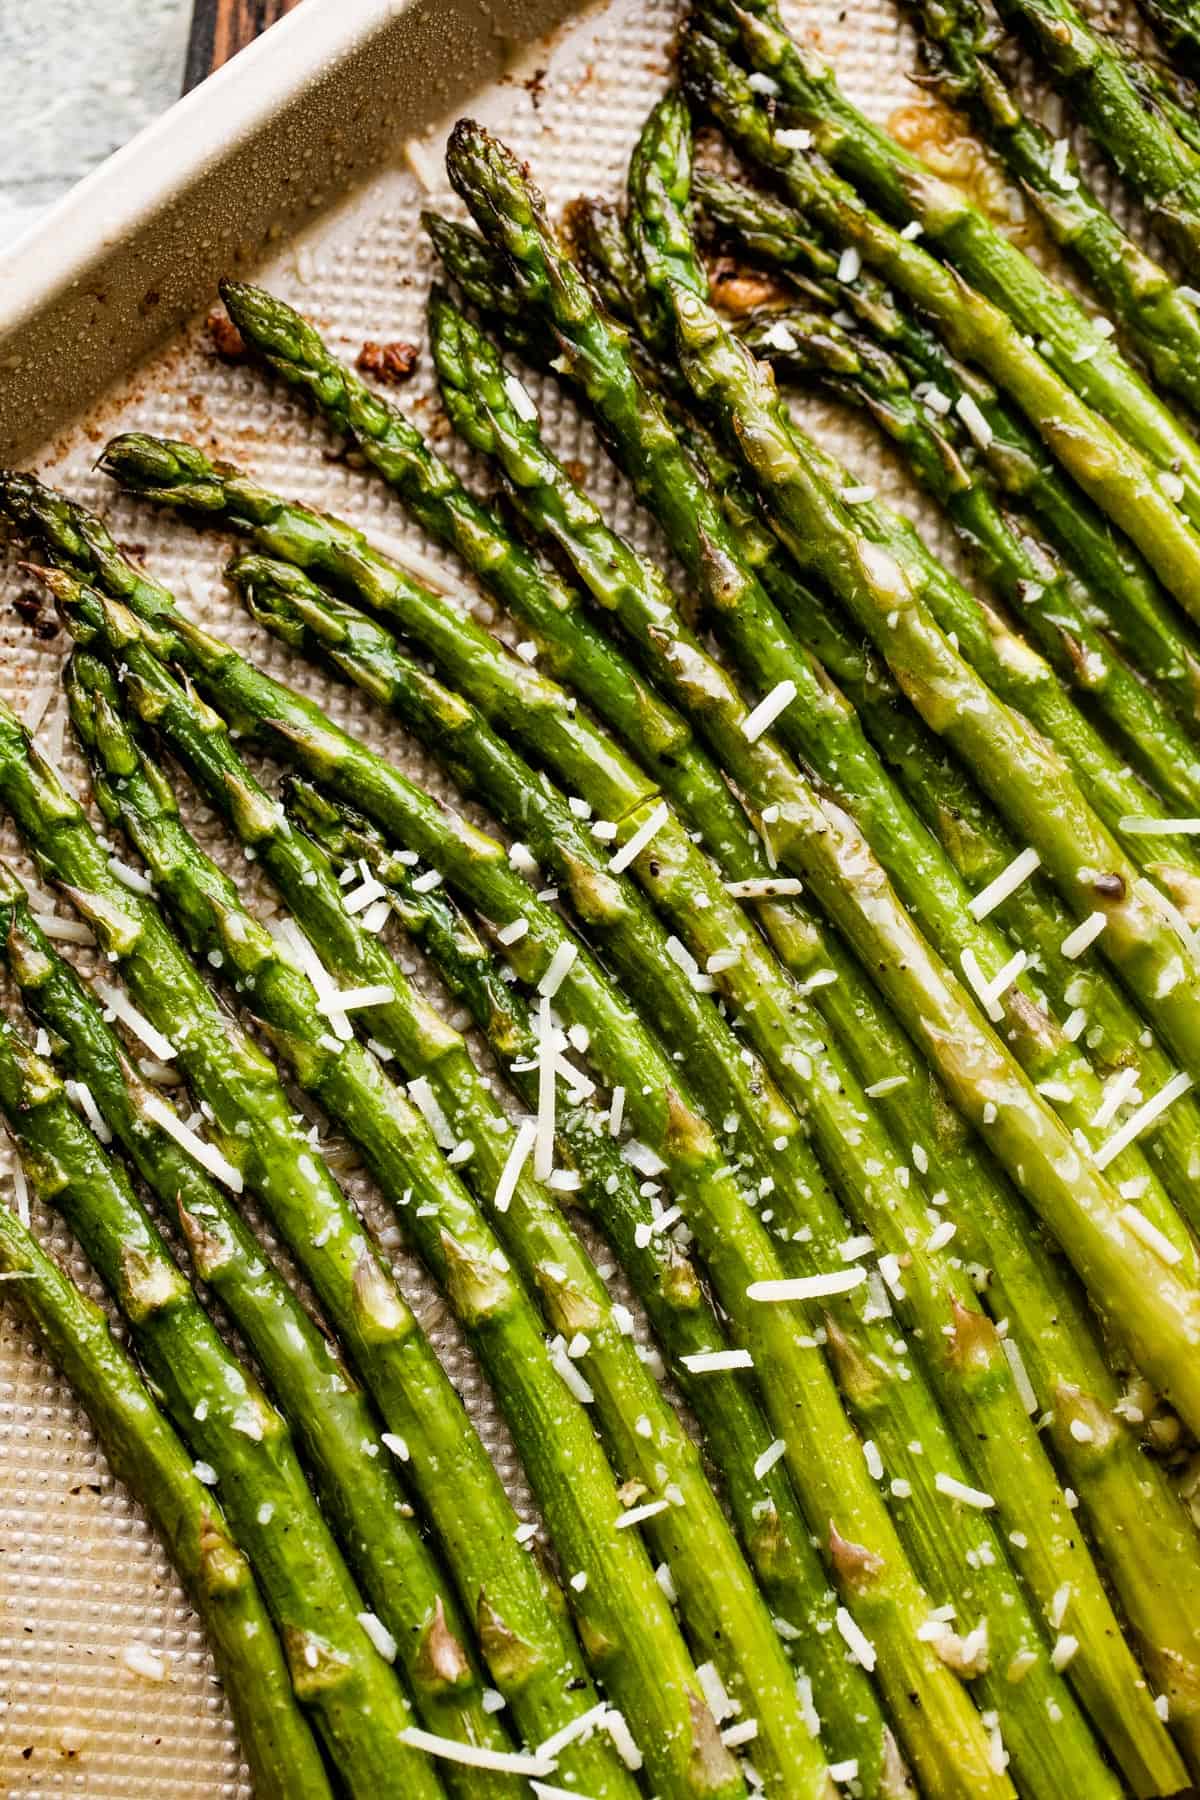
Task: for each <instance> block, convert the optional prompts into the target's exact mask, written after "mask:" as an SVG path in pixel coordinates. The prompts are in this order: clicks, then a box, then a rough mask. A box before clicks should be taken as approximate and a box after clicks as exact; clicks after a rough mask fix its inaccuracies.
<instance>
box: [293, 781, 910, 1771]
mask: <svg viewBox="0 0 1200 1800" xmlns="http://www.w3.org/2000/svg"><path fill="white" fill-rule="evenodd" d="M286 797H287V804H288V809H289V811H290V812H291V813H292V815H293V817H294V818H295V819H296V820H297V821H298V822H299V823H300V825H301V826H302V827H303V829H304V830H305V831H306V832H307V833H308V834H309V835H310V836H311V837H313V838H315V839H316V841H317V842H318V843H319V844H320V845H321V846H322V847H323V848H324V849H325V851H326V852H327V854H328V855H329V856H330V858H331V859H332V860H333V862H334V865H335V867H339V868H340V869H341V870H351V869H355V868H357V866H358V864H359V861H360V860H362V861H365V862H366V864H367V866H368V867H369V869H370V870H371V872H372V874H373V875H374V876H375V877H376V879H377V880H379V881H380V882H382V883H383V884H384V885H385V886H386V887H387V889H388V893H389V898H390V900H391V903H392V906H393V909H394V911H395V912H396V913H397V914H398V916H399V919H400V921H401V923H402V925H403V927H404V930H405V932H406V933H407V934H408V935H409V936H410V937H412V938H414V939H415V940H416V941H418V942H419V943H420V944H421V946H422V948H423V949H424V950H425V951H426V952H427V953H428V954H429V956H430V957H431V958H432V960H433V962H434V964H435V966H436V967H437V970H438V973H439V974H440V975H441V977H442V979H443V980H444V981H445V982H446V984H447V986H448V988H449V990H450V992H451V993H452V994H453V995H454V997H455V999H457V1000H459V1001H460V1002H461V1003H462V1004H463V1005H465V1006H466V1007H467V1008H468V1009H469V1011H470V1013H471V1017H472V1019H473V1020H474V1022H475V1024H476V1026H477V1027H478V1028H479V1029H480V1030H481V1031H482V1032H483V1033H484V1035H485V1037H486V1039H487V1042H488V1045H489V1047H490V1048H491V1050H492V1053H493V1055H494V1056H495V1057H496V1060H497V1062H498V1063H499V1064H500V1065H501V1066H502V1067H503V1068H504V1069H505V1071H506V1076H507V1080H508V1082H509V1084H510V1085H511V1087H512V1088H513V1089H514V1090H515V1092H516V1093H517V1095H518V1096H519V1098H520V1099H521V1100H522V1101H523V1102H524V1104H525V1105H526V1106H527V1107H528V1108H529V1109H530V1111H531V1112H534V1111H536V1108H537V1104H538V1071H537V1062H538V1040H537V1023H536V1020H535V1018H534V1016H533V1014H532V1013H531V1011H530V1008H529V1006H528V1004H527V1002H526V1001H525V999H524V997H523V995H522V994H521V992H520V990H519V989H518V988H517V987H516V986H515V985H514V983H513V982H512V981H511V980H508V979H505V973H506V971H504V970H503V969H502V967H501V964H500V962H499V959H498V957H497V956H496V954H495V953H494V952H493V951H491V950H489V949H488V948H487V947H486V946H485V944H484V943H483V941H482V939H481V938H480V937H479V935H478V934H477V932H476V931H475V930H474V928H473V926H472V925H471V924H470V922H469V921H468V919H467V918H466V917H465V915H464V914H463V912H462V911H461V909H460V908H459V907H458V906H457V905H456V904H455V903H454V901H453V900H452V899H451V897H450V896H449V895H447V894H446V892H445V890H444V889H442V888H436V889H429V888H427V887H425V886H424V885H422V886H421V887H420V888H418V887H417V886H416V885H414V884H415V882H416V881H417V879H418V878H417V876H416V874H415V871H414V870H413V868H412V867H411V866H410V865H409V864H408V863H407V862H405V861H403V860H402V859H401V857H400V856H398V855H396V854H395V853H394V852H393V851H391V850H389V848H388V846H387V845H386V844H385V842H384V840H383V838H382V837H381V836H380V834H379V833H378V832H377V831H376V830H375V829H374V828H373V827H372V826H371V825H370V824H369V823H368V821H367V820H365V819H363V818H361V817H360V816H359V815H357V814H356V813H354V812H353V810H352V809H351V808H349V807H345V806H341V805H339V804H338V803H336V802H335V801H332V800H330V799H328V798H327V797H326V796H325V795H324V794H323V793H321V792H320V791H319V790H318V789H317V788H315V787H313V786H312V784H311V783H310V782H306V781H303V780H301V779H300V778H298V777H295V776H292V777H289V778H288V780H287V784H286ZM605 1124H606V1121H605V1120H604V1118H603V1115H598V1114H597V1113H596V1111H595V1108H594V1107H592V1106H589V1105H587V1104H584V1103H580V1104H579V1105H570V1104H568V1105H566V1106H562V1107H560V1108H559V1109H558V1111H557V1113H556V1118H555V1127H556V1132H557V1140H558V1161H559V1163H560V1165H561V1166H562V1167H563V1168H568V1169H572V1170H573V1171H574V1172H575V1173H576V1174H577V1175H578V1176H579V1178H580V1181H581V1184H582V1185H581V1186H580V1188H579V1189H578V1190H577V1192H576V1193H575V1195H574V1198H575V1200H576V1201H577V1202H578V1204H580V1205H581V1206H584V1207H586V1208H587V1209H588V1211H589V1213H590V1215H591V1216H592V1217H593V1218H594V1220H595V1223H596V1224H597V1226H598V1227H599V1228H600V1229H601V1230H603V1231H604V1232H605V1234H606V1236H607V1237H608V1240H609V1242H610V1243H611V1244H612V1245H613V1247H614V1249H615V1250H616V1252H617V1254H618V1256H619V1258H620V1261H621V1264H622V1266H623V1268H624V1269H625V1272H626V1274H627V1275H628V1277H629V1279H630V1280H631V1282H632V1284H633V1287H634V1290H635V1292H636V1293H637V1295H638V1297H639V1298H640V1299H641V1301H642V1303H643V1304H644V1306H645V1307H646V1310H647V1313H648V1316H649V1319H650V1323H651V1325H652V1327H653V1329H654V1333H655V1336H656V1337H657V1339H658V1341H659V1342H660V1343H661V1344H662V1346H663V1348H664V1350H665V1351H666V1353H667V1356H668V1359H669V1362H670V1368H671V1374H672V1376H673V1377H674V1379H675V1380H676V1381H677V1382H678V1384H679V1386H680V1388H681V1389H682V1391H683V1394H684V1397H685V1399H686V1400H687V1403H688V1405H689V1407H690V1408H691V1410H692V1412H693V1413H694V1414H695V1416H696V1418H697V1419H698V1420H699V1422H700V1425H701V1429H702V1431H703V1433H704V1437H705V1442H706V1445H707V1448H708V1451H709V1456H710V1459H711V1461H712V1463H713V1464H714V1466H715V1467H717V1468H718V1469H720V1471H721V1474H722V1476H723V1479H724V1487H725V1492H726V1494H727V1496H728V1499H729V1503H730V1507H731V1510H732V1513H733V1516H734V1520H735V1522H736V1524H737V1527H738V1530H739V1532H740V1534H741V1537H742V1542H743V1544H744V1545H745V1548H746V1553H747V1555H748V1556H749V1557H750V1559H751V1561H752V1563H753V1566H754V1569H755V1572H756V1574H757V1576H758V1580H759V1584H760V1586H761V1588H762V1590H763V1594H764V1596H765V1598H766V1600H767V1603H768V1605H769V1606H770V1608H771V1612H772V1615H773V1617H774V1618H775V1619H776V1620H777V1621H782V1625H781V1626H780V1629H781V1630H782V1631H783V1633H784V1641H785V1645H786V1647H787V1648H788V1649H789V1651H790V1652H791V1654H792V1655H793V1657H794V1658H795V1659H796V1661H797V1664H798V1666H799V1667H800V1670H801V1674H802V1679H806V1680H808V1681H809V1682H810V1683H811V1690H812V1697H813V1704H814V1707H815V1711H816V1715H817V1717H818V1718H819V1719H820V1721H821V1725H820V1730H821V1736H822V1738H823V1739H824V1741H825V1742H826V1744H827V1745H828V1746H829V1750H830V1757H831V1761H833V1762H839V1763H840V1762H843V1761H854V1762H857V1764H858V1780H859V1782H860V1783H861V1784H862V1786H863V1790H864V1792H867V1793H871V1792H875V1791H879V1792H882V1793H889V1792H890V1791H891V1790H892V1788H893V1787H894V1786H895V1785H896V1783H897V1781H898V1780H899V1776H898V1771H897V1768H896V1763H895V1750H894V1745H893V1741H892V1739H891V1734H890V1732H888V1730H887V1728H886V1727H885V1726H883V1724H882V1720H881V1718H880V1714H879V1708H878V1703H877V1701H876V1700H875V1698H874V1693H873V1690H872V1688H871V1686H870V1684H869V1682H868V1681H867V1678H866V1676H865V1674H864V1672H863V1670H862V1669H861V1668H860V1667H859V1666H858V1665H857V1664H855V1663H852V1662H850V1661H848V1660H847V1659H846V1657H845V1656H844V1654H843V1653H842V1651H841V1649H840V1648H839V1646H840V1642H841V1640H840V1638H838V1637H837V1635H836V1629H835V1616H834V1615H835V1603H834V1597H833V1594H832V1591H831V1590H830V1588H829V1587H828V1585H827V1582H826V1579H825V1572H824V1570H823V1569H822V1567H821V1564H820V1559H819V1558H818V1556H817V1554H816V1551H815V1550H814V1549H813V1546H812V1543H811V1541H810V1539H809V1536H808V1528H807V1526H806V1525H805V1523H804V1518H803V1515H802V1514H801V1512H800V1509H799V1506H798V1505H797V1502H796V1498H795V1493H794V1490H793V1488H792V1484H791V1481H790V1480H789V1478H788V1475H787V1471H786V1469H785V1468H784V1467H783V1466H782V1465H781V1464H780V1462H779V1461H778V1454H777V1450H776V1444H775V1439H774V1436H773V1433H772V1431H771V1428H770V1426H769V1425H768V1424H767V1421H766V1418H765V1417H764V1415H763V1412H762V1408H761V1405H760V1402H759V1400H758V1397H757V1394H756V1392H755V1388H754V1384H753V1382H752V1381H751V1379H750V1378H749V1377H748V1376H746V1375H743V1374H740V1373H738V1372H736V1371H731V1379H730V1380H729V1381H728V1382H723V1383H720V1384H717V1383H714V1382H712V1381H710V1380H708V1379H707V1378H706V1377H705V1376H704V1375H702V1374H694V1373H693V1371H692V1368H691V1366H690V1362H689V1359H690V1358H692V1357H695V1356H699V1357H701V1358H703V1357H704V1356H706V1355H710V1354H712V1353H713V1352H720V1351H723V1350H728V1349H729V1348H731V1340H730V1338H729V1335H728V1332H727V1330H726V1328H725V1326H724V1324H723V1323H722V1322H721V1321H720V1319H719V1318H718V1316H717V1313H716V1309H715V1308H714V1307H713V1305H712V1303H711V1301H710V1300H709V1299H708V1296H707V1294H706V1291H705V1289H704V1286H703V1283H702V1281H701V1278H700V1275H699V1272H698V1271H697V1269H696V1268H695V1266H694V1264H693V1263H692V1261H691V1260H690V1258H689V1257H688V1255H687V1254H686V1252H685V1251H684V1250H683V1249H682V1248H681V1247H680V1246H679V1245H678V1244H677V1243H676V1242H675V1239H674V1238H673V1236H672V1235H671V1234H670V1233H669V1232H664V1231H656V1230H654V1229H653V1226H654V1218H655V1215H654V1213H653V1212H652V1210H651V1207H650V1202H649V1201H648V1200H647V1199H646V1198H644V1197H643V1195H642V1193H641V1188H640V1183H639V1179H638V1177H637V1175H636V1172H635V1171H634V1169H633V1168H632V1166H631V1164H630V1163H628V1162H627V1161H626V1160H625V1157H624V1156H623V1154H622V1152H621V1146H620V1144H619V1142H618V1141H617V1140H616V1139H615V1138H614V1137H613V1136H612V1135H611V1134H610V1132H609V1131H608V1130H607V1129H605V1128H604V1127H605ZM831 1633H832V1634H833V1635H832V1636H831Z"/></svg>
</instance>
